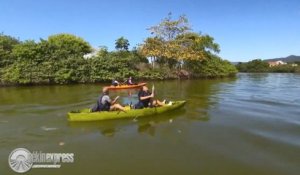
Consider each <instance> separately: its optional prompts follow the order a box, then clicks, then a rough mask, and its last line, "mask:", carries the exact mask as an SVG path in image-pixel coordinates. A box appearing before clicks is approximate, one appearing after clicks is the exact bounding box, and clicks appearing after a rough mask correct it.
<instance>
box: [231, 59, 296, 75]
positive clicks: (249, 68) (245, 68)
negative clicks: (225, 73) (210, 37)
mask: <svg viewBox="0 0 300 175" xmlns="http://www.w3.org/2000/svg"><path fill="white" fill-rule="evenodd" d="M298 65H299V64H298ZM236 68H237V69H238V71H239V72H278V73H296V72H300V66H292V64H285V65H277V66H272V67H270V66H269V64H268V62H266V61H263V60H260V59H255V60H252V61H249V62H247V63H238V64H237V65H236Z"/></svg>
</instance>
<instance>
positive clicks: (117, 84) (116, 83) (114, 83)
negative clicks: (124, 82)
mask: <svg viewBox="0 0 300 175" xmlns="http://www.w3.org/2000/svg"><path fill="white" fill-rule="evenodd" d="M111 84H112V85H113V86H119V85H120V83H119V82H118V81H117V80H116V79H113V81H112V82H111Z"/></svg>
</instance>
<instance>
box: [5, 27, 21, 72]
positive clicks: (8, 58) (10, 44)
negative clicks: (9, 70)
mask: <svg viewBox="0 0 300 175" xmlns="http://www.w3.org/2000/svg"><path fill="white" fill-rule="evenodd" d="M18 44H20V41H19V40H18V39H16V38H14V37H11V36H9V35H4V34H3V33H0V68H1V67H4V66H8V65H9V64H12V63H13V62H14V57H13V56H12V50H13V48H14V47H15V46H16V45H18Z"/></svg>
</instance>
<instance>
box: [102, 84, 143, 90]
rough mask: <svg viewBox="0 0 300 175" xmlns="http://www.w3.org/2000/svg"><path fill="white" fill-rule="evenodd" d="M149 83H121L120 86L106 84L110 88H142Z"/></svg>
mask: <svg viewBox="0 0 300 175" xmlns="http://www.w3.org/2000/svg"><path fill="white" fill-rule="evenodd" d="M146 84H147V83H139V84H136V85H119V86H106V87H107V88H108V89H109V90H118V89H137V88H140V87H142V86H144V85H146Z"/></svg>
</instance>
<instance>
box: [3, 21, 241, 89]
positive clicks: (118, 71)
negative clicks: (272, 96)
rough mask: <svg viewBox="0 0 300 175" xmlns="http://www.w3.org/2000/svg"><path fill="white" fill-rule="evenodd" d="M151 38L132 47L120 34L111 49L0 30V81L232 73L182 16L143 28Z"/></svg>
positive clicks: (215, 48) (214, 46)
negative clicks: (23, 38)
mask: <svg viewBox="0 0 300 175" xmlns="http://www.w3.org/2000/svg"><path fill="white" fill-rule="evenodd" d="M148 30H149V31H150V32H151V36H150V37H148V38H146V39H145V41H144V42H143V43H141V44H139V45H138V46H136V47H133V49H131V50H130V49H129V46H130V43H129V41H128V39H126V38H125V37H120V38H118V39H117V40H116V42H115V48H116V50H114V51H109V50H108V49H107V47H105V46H102V47H99V48H97V49H94V48H92V47H91V46H90V44H89V43H88V42H86V41H85V40H84V39H82V38H80V37H78V36H75V35H72V34H66V33H62V34H55V35H51V36H49V37H48V38H47V39H40V40H39V41H34V40H26V41H20V40H19V39H17V38H15V37H13V36H9V35H5V34H3V33H2V34H0V82H1V84H2V85H7V84H15V85H18V84H67V83H94V82H105V81H110V80H112V79H119V80H122V79H125V78H126V77H129V76H133V77H134V78H136V79H144V80H147V79H161V80H163V79H176V78H200V77H205V78H214V77H225V76H231V75H235V73H236V72H237V70H236V68H235V67H234V66H233V65H231V64H230V63H229V62H228V61H225V60H222V59H221V58H220V57H218V56H217V54H218V53H219V51H220V49H219V45H218V44H217V43H215V42H214V39H213V38H212V37H211V36H209V35H203V34H201V33H196V32H193V31H192V29H191V28H190V24H189V23H188V19H187V18H186V17H185V16H180V17H179V18H178V19H176V20H173V19H172V17H171V15H169V16H168V17H167V18H165V19H163V20H162V21H161V22H160V23H159V24H158V25H155V26H153V27H150V28H149V29H148Z"/></svg>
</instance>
